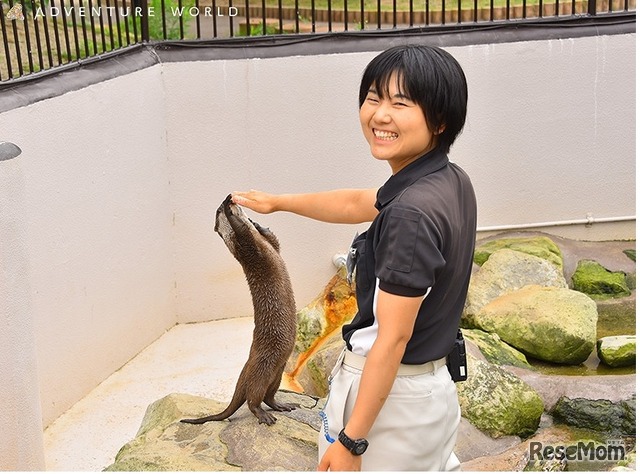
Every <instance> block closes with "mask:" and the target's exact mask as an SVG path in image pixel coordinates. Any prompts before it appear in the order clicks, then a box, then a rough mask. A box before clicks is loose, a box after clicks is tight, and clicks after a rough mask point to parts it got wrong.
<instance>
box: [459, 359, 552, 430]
mask: <svg viewBox="0 0 640 474" xmlns="http://www.w3.org/2000/svg"><path fill="white" fill-rule="evenodd" d="M467 365H468V368H469V377H468V378H467V380H466V381H465V382H462V383H459V384H458V385H457V387H458V397H459V399H460V407H461V410H462V416H464V417H465V418H467V419H468V420H469V421H470V422H471V423H472V424H473V425H474V426H475V427H477V428H479V429H481V430H482V431H484V432H485V433H487V434H488V435H490V436H492V437H494V438H497V437H500V436H510V435H516V436H521V437H524V436H530V435H531V434H533V433H535V431H536V429H537V428H538V424H539V422H540V417H541V415H542V412H543V411H544V405H543V402H542V399H541V398H540V396H539V395H538V394H537V393H536V392H535V391H534V390H533V389H532V388H531V387H529V386H528V385H527V384H526V383H524V382H523V381H522V380H520V379H519V378H518V377H516V376H515V375H513V374H511V373H509V372H507V371H505V370H503V369H502V368H500V367H498V366H496V365H492V364H488V363H486V362H483V361H480V360H477V359H476V358H475V357H472V356H468V357H467Z"/></svg>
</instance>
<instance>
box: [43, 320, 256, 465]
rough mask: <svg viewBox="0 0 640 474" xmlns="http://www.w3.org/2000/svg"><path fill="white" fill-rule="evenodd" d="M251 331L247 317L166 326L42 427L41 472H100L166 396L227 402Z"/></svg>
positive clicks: (246, 350)
mask: <svg viewBox="0 0 640 474" xmlns="http://www.w3.org/2000/svg"><path fill="white" fill-rule="evenodd" d="M252 331H253V318H237V319H229V320H223V321H213V322H208V323H197V324H182V325H177V326H174V327H173V328H172V329H170V330H169V331H167V332H166V333H165V334H164V335H163V336H162V337H160V338H159V339H158V340H157V341H155V342H154V343H153V344H151V345H150V346H149V347H147V348H146V349H144V350H143V351H142V352H141V353H140V354H138V355H137V356H136V357H135V358H133V359H132V360H131V361H130V362H129V363H127V364H126V365H125V366H124V367H122V368H121V369H120V370H118V371H117V372H115V373H114V374H113V375H111V376H110V377H109V378H107V379H106V380H105V381H104V382H102V383H101V384H100V385H99V386H98V387H96V388H95V389H94V390H93V391H92V392H91V393H89V394H88V395H87V396H86V397H84V398H83V399H82V400H80V401H79V402H78V403H76V404H75V405H74V406H73V407H71V408H70V409H69V410H68V411H67V412H66V413H64V414H63V415H62V416H60V417H59V418H58V419H57V420H56V421H54V422H53V423H52V424H51V425H50V426H49V427H48V428H47V429H46V430H45V433H44V443H45V461H46V469H47V470H49V471H101V470H103V469H104V468H105V467H107V466H108V465H109V464H111V463H112V462H113V461H114V458H115V455H116V454H117V452H118V450H119V449H120V448H121V447H122V445H124V444H125V443H127V442H128V441H130V440H131V439H133V437H134V436H135V435H136V433H137V431H138V428H139V427H140V422H141V421H142V417H143V416H144V413H145V410H146V409H147V406H148V405H149V404H151V403H152V402H154V401H156V400H158V399H160V398H162V397H164V396H165V395H168V394H170V393H176V392H180V393H189V394H192V395H200V396H205V397H209V398H214V399H217V400H221V401H226V400H229V399H230V398H231V395H232V394H233V389H234V387H235V383H236V380H237V378H238V375H239V374H240V370H241V369H242V366H243V365H244V363H245V362H246V360H247V357H248V354H249V346H250V344H251V336H252ZM214 354H215V356H214Z"/></svg>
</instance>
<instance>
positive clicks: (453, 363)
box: [447, 329, 467, 382]
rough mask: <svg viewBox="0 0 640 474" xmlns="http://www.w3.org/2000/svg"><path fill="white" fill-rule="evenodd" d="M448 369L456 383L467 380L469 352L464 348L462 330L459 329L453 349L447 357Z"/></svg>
mask: <svg viewBox="0 0 640 474" xmlns="http://www.w3.org/2000/svg"><path fill="white" fill-rule="evenodd" d="M447 368H448V369H449V373H450V374H451V379H452V380H453V381H454V382H464V381H465V380H467V351H466V349H465V347H464V337H463V336H462V331H461V330H460V329H458V334H457V335H456V340H455V342H454V344H453V349H452V350H451V352H450V353H449V355H448V356H447Z"/></svg>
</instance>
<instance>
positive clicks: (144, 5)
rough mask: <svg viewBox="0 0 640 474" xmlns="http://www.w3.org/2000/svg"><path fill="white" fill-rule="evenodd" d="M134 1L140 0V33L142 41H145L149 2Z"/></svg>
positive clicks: (146, 40)
mask: <svg viewBox="0 0 640 474" xmlns="http://www.w3.org/2000/svg"><path fill="white" fill-rule="evenodd" d="M136 2H140V13H141V16H140V35H141V36H142V42H143V43H146V42H148V41H149V3H148V1H147V0H136ZM163 14H164V12H163Z"/></svg>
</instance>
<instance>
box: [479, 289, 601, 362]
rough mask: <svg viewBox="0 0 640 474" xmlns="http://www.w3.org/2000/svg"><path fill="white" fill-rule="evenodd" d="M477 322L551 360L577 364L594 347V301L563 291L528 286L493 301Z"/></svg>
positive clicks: (538, 356) (520, 348)
mask: <svg viewBox="0 0 640 474" xmlns="http://www.w3.org/2000/svg"><path fill="white" fill-rule="evenodd" d="M475 320H476V323H477V324H478V326H479V327H480V328H482V329H484V330H485V331H488V332H495V333H497V334H498V335H499V336H500V338H501V339H502V340H503V341H505V342H506V343H508V344H509V345H511V346H513V347H515V348H517V349H519V350H520V351H522V352H523V353H524V354H525V355H527V356H531V357H534V358H536V359H541V360H545V361H549V362H555V363H559V364H580V363H582V362H584V361H585V360H586V359H587V358H588V357H589V354H591V352H592V351H593V349H594V348H595V345H596V325H597V321H598V311H597V307H596V304H595V302H594V301H593V300H592V299H591V298H589V297H588V296H586V295H584V294H582V293H579V292H577V291H573V290H569V289H565V288H549V287H541V286H535V285H531V286H526V287H524V288H522V289H520V290H517V291H514V292H511V293H508V294H505V295H503V296H501V297H499V298H497V299H495V300H493V301H492V302H491V303H489V304H487V305H486V306H484V307H483V308H482V310H481V311H480V312H479V313H478V314H477V315H476V317H475Z"/></svg>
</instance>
